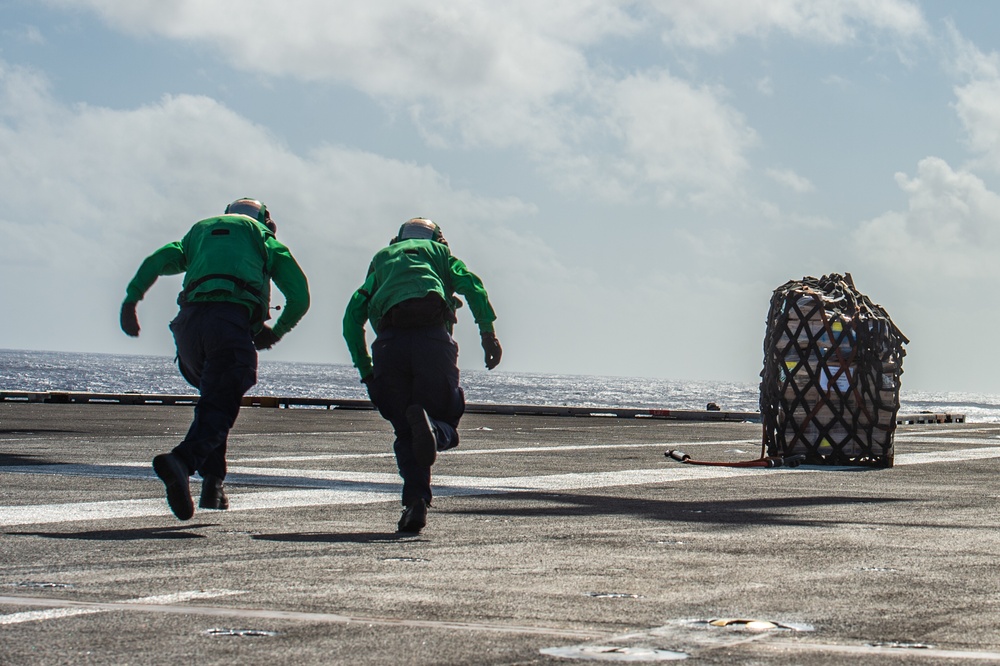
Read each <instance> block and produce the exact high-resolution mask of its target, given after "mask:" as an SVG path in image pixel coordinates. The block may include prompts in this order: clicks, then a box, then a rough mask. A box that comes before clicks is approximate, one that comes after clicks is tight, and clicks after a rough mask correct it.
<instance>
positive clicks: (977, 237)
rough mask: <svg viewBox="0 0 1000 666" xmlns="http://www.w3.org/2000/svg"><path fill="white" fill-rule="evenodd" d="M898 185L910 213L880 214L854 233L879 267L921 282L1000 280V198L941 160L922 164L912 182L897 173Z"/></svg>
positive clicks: (927, 161)
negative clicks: (998, 266)
mask: <svg viewBox="0 0 1000 666" xmlns="http://www.w3.org/2000/svg"><path fill="white" fill-rule="evenodd" d="M896 182H897V184H898V185H899V187H900V189H901V190H902V191H903V192H904V193H906V195H907V197H908V199H909V205H908V208H907V210H905V211H890V212H887V213H885V214H883V215H880V216H879V217H876V218H874V219H872V220H870V221H868V222H866V223H864V224H863V225H862V226H861V227H860V228H859V229H858V231H857V232H856V233H855V234H854V240H855V241H856V243H857V244H858V246H859V248H860V249H861V251H862V253H863V256H864V257H865V258H866V259H867V261H868V262H869V263H870V264H871V265H872V266H873V267H876V268H879V269H880V271H881V272H885V273H896V274H897V275H899V276H901V277H905V278H908V279H914V280H917V281H918V282H920V283H926V282H928V281H933V280H935V279H939V278H951V279H955V278H958V279H980V278H990V279H991V280H995V279H997V278H998V277H1000V269H998V268H997V262H996V255H997V252H1000V195H998V194H997V193H996V192H993V191H991V190H989V189H988V188H987V187H986V185H985V183H984V182H983V181H982V179H981V178H979V177H978V176H976V175H975V174H973V173H970V172H968V171H963V170H957V171H956V170H954V169H952V167H951V166H949V165H948V163H947V162H945V161H944V160H942V159H940V158H936V157H928V158H926V159H923V160H921V161H920V164H919V165H918V167H917V175H916V176H914V177H912V178H911V177H909V176H907V175H905V174H902V173H899V174H896Z"/></svg>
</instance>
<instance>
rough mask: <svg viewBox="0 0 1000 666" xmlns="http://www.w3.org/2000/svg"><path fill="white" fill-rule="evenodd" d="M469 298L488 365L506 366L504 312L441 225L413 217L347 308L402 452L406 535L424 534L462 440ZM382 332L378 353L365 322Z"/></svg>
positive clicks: (351, 337)
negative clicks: (462, 348) (458, 327)
mask: <svg viewBox="0 0 1000 666" xmlns="http://www.w3.org/2000/svg"><path fill="white" fill-rule="evenodd" d="M455 293H459V294H461V295H462V296H464V297H465V298H466V300H467V301H468V303H469V309H470V310H472V315H473V317H474V318H475V321H476V324H477V325H478V326H479V332H480V337H481V339H482V345H483V350H484V352H485V356H486V367H487V368H489V369H491V370H492V369H493V368H495V367H496V366H497V365H498V364H499V363H500V355H501V348H500V342H499V341H498V340H497V337H496V334H495V333H494V331H493V322H494V320H496V318H497V317H496V313H495V312H494V311H493V306H492V305H490V301H489V297H488V295H487V294H486V289H485V288H484V287H483V283H482V281H481V280H480V279H479V278H478V277H477V276H476V275H475V274H474V273H472V272H471V271H469V269H468V268H466V266H465V264H464V263H463V262H462V261H461V260H460V259H458V258H457V257H455V256H453V255H452V254H451V250H450V248H449V247H448V243H447V241H445V239H444V236H443V235H442V234H441V229H440V228H439V227H438V226H437V225H436V224H435V223H434V222H432V221H430V220H427V219H424V218H413V219H411V220H408V221H407V222H404V223H403V225H402V227H400V230H399V233H398V235H397V236H396V237H395V238H394V239H393V240H392V241H391V242H390V244H389V246H388V247H385V248H383V249H381V250H379V251H378V253H376V254H375V257H374V258H373V259H372V262H371V265H370V267H369V268H368V277H367V278H366V279H365V283H364V284H363V285H362V286H361V288H359V289H358V290H357V291H356V292H354V295H353V296H352V297H351V300H350V302H349V303H348V305H347V311H346V312H345V314H344V339H345V340H346V342H347V347H348V349H349V350H350V352H351V359H352V360H353V362H354V365H355V367H356V368H357V369H358V372H359V373H360V375H361V381H362V382H364V383H365V385H366V386H367V387H368V395H369V396H370V397H371V399H372V403H374V405H375V406H376V407H377V408H378V410H379V412H380V413H381V414H382V416H383V417H384V418H385V419H386V420H388V421H389V422H390V423H392V426H393V429H394V430H395V434H396V441H395V444H394V445H393V449H394V451H395V454H396V465H397V466H398V468H399V474H400V476H401V477H402V479H403V507H404V509H403V515H402V517H401V518H400V520H399V526H398V527H399V531H400V532H420V530H421V529H422V528H423V527H424V526H425V524H426V519H427V507H428V506H430V503H431V485H430V483H431V465H432V464H433V463H434V460H435V458H436V456H437V452H438V451H444V450H446V449H450V448H453V447H455V446H457V445H458V431H457V427H458V422H459V419H461V417H462V414H463V413H464V412H465V394H464V393H463V392H462V388H461V387H460V386H459V372H458V345H457V344H455V341H454V340H453V339H452V337H451V330H452V326H453V325H454V324H455V323H456V322H457V321H458V320H457V318H456V316H455V310H456V308H458V307H459V306H461V301H460V300H459V299H457V298H456V297H455ZM366 321H370V322H371V325H372V328H373V329H374V330H375V334H376V338H375V341H374V342H373V343H372V354H371V356H369V354H368V345H367V343H366V341H365V322H366Z"/></svg>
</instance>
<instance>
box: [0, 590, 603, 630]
mask: <svg viewBox="0 0 1000 666" xmlns="http://www.w3.org/2000/svg"><path fill="white" fill-rule="evenodd" d="M222 592H226V593H229V594H238V593H237V592H229V591H222ZM150 599H156V597H150ZM0 605H9V606H45V607H49V608H50V609H52V610H66V611H77V613H76V614H77V615H81V614H86V613H101V612H108V611H131V612H146V613H170V614H175V615H202V616H210V617H239V618H246V619H264V620H294V621H298V622H315V623H327V624H363V625H377V626H393V627H415V628H420V629H439V630H444V631H455V630H460V631H485V632H497V633H507V634H532V635H544V636H560V637H564V638H572V639H578V640H592V639H595V638H600V637H601V636H604V635H605V633H604V632H598V631H592V630H585V629H567V628H564V627H539V626H523V625H510V624H494V623H479V622H447V621H434V620H409V619H402V618H385V617H362V616H354V615H339V614H336V613H309V612H303V611H279V610H268V609H262V610H258V609H251V608H224V607H211V606H177V605H172V604H169V603H160V602H150V601H143V600H141V599H135V600H133V601H125V602H85V601H69V600H65V599H46V598H40V597H10V596H0ZM34 612H46V611H34ZM31 613H32V611H29V612H27V613H15V615H28V614H31ZM0 617H13V616H11V615H8V616H0Z"/></svg>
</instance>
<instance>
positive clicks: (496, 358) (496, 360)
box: [480, 333, 503, 370]
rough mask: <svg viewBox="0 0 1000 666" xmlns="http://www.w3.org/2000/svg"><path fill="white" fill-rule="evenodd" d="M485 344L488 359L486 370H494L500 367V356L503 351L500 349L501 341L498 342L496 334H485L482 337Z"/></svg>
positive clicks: (484, 350)
mask: <svg viewBox="0 0 1000 666" xmlns="http://www.w3.org/2000/svg"><path fill="white" fill-rule="evenodd" d="M480 337H481V338H482V343H483V352H484V354H485V357H486V368H487V369H488V370H492V369H493V368H495V367H497V366H498V365H500V356H501V354H503V349H501V348H500V341H499V340H497V336H496V333H483V334H481V335H480Z"/></svg>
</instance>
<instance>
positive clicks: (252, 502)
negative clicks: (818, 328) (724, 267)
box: [0, 447, 1000, 526]
mask: <svg viewBox="0 0 1000 666" xmlns="http://www.w3.org/2000/svg"><path fill="white" fill-rule="evenodd" d="M998 457H1000V447H985V448H975V449H960V450H953V451H936V452H929V453H909V454H903V455H899V456H897V457H896V460H895V464H896V465H897V466H905V465H916V464H933V463H946V462H962V461H970V460H986V459H991V458H998ZM6 469H18V468H6ZM867 469H868V468H864V467H850V468H842V467H825V466H809V467H808V468H798V469H793V470H769V471H768V472H765V473H771V474H774V473H777V474H788V473H792V474H794V473H817V472H818V473H823V472H834V471H838V470H847V471H855V472H856V471H859V470H860V471H865V470H867ZM234 471H236V472H238V473H239V474H243V475H245V476H244V477H242V478H247V479H253V478H255V477H256V478H257V479H258V481H259V480H260V479H267V483H268V485H271V486H275V485H282V480H283V479H287V480H288V483H287V484H286V487H287V486H291V487H292V488H295V487H296V486H297V485H299V484H302V483H304V482H308V483H309V484H310V485H311V487H310V489H300V490H294V489H290V490H277V491H263V492H249V493H230V500H231V508H230V509H229V510H230V511H250V510H254V509H276V508H291V507H306V506H319V505H343V504H372V503H377V502H395V501H398V495H399V479H398V478H397V477H396V476H395V475H394V474H382V473H371V472H345V471H325V470H302V469H296V470H290V469H279V468H236V469H235V470H234ZM762 472H764V470H760V469H741V468H734V467H703V466H698V465H682V464H680V463H678V464H676V465H672V466H665V467H663V468H659V469H637V470H622V471H615V472H589V473H570V474H550V475H539V476H522V477H466V476H451V475H438V476H436V477H435V492H436V494H437V495H438V496H469V495H495V494H502V493H518V492H558V491H567V490H581V489H596V488H607V487H615V486H618V487H620V486H634V485H650V484H661V483H674V482H680V481H697V480H708V479H721V478H731V477H736V476H745V475H747V474H760V473H762ZM238 478H241V477H239V476H237V475H234V478H233V481H234V482H235V481H236V480H237V479H238ZM163 515H170V514H169V511H168V510H167V507H166V505H165V502H164V501H163V500H162V499H160V498H156V499H135V500H116V501H109V502H76V503H74V502H69V503H62V504H42V505H25V506H6V507H0V526H11V525H34V524H47V523H63V522H73V521H86V520H106V519H121V518H138V517H144V516H163Z"/></svg>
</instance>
